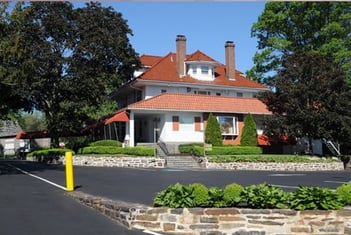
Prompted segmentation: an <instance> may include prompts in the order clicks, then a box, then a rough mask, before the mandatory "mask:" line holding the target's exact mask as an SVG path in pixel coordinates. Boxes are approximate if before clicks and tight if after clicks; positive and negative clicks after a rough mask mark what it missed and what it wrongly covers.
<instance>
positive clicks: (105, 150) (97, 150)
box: [79, 146, 155, 157]
mask: <svg viewBox="0 0 351 235" xmlns="http://www.w3.org/2000/svg"><path fill="white" fill-rule="evenodd" d="M79 154H112V155H117V154H124V155H134V156H149V157H151V156H154V155H155V148H150V147H145V146H136V147H125V148H122V147H115V146H88V147H84V148H81V149H80V150H79Z"/></svg>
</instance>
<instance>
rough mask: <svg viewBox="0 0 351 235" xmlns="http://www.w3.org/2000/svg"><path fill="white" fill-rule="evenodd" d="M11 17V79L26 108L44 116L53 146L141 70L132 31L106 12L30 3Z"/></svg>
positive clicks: (89, 5)
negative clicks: (12, 41)
mask: <svg viewBox="0 0 351 235" xmlns="http://www.w3.org/2000/svg"><path fill="white" fill-rule="evenodd" d="M11 16H12V17H11V18H10V19H11V21H10V27H12V31H11V32H12V35H11V36H12V37H13V38H14V39H13V40H14V41H15V42H16V43H14V45H13V46H12V47H11V48H9V49H8V50H11V51H12V58H13V61H15V63H13V65H12V68H13V70H14V72H13V73H12V76H13V77H14V80H15V81H16V82H15V83H16V85H17V89H19V90H21V94H22V95H23V96H24V97H26V98H27V99H28V101H29V102H30V104H31V107H32V108H33V109H35V110H39V111H41V112H43V113H44V114H45V117H46V119H47V127H48V132H49V135H50V137H52V139H53V140H54V143H53V144H54V145H57V144H58V137H59V136H60V134H61V133H62V132H65V131H76V132H77V131H78V130H80V129H81V128H82V127H84V125H85V122H86V121H88V120H89V119H91V118H90V117H91V116H92V115H91V113H89V112H91V110H92V109H93V110H94V109H95V110H98V108H99V107H100V106H104V107H111V105H109V104H111V100H109V97H108V95H109V94H110V93H111V92H112V90H113V89H116V88H117V87H118V86H119V85H121V84H122V83H123V82H124V81H126V80H128V79H130V78H131V77H132V72H133V70H134V69H136V68H138V67H139V66H140V61H139V58H138V55H137V53H136V52H135V51H134V50H133V48H132V46H131V45H130V43H129V39H128V35H130V34H132V31H131V30H130V29H129V28H128V25H127V23H126V21H125V20H124V19H123V18H122V15H121V14H120V13H117V12H115V11H114V10H113V9H112V8H111V7H108V8H104V7H101V4H100V3H87V4H86V6H85V7H83V8H78V9H73V7H72V4H71V3H69V2H31V3H27V4H21V5H18V6H17V7H16V8H15V9H14V11H13V13H12V14H11ZM115 108H116V107H114V108H113V110H111V112H113V111H115Z"/></svg>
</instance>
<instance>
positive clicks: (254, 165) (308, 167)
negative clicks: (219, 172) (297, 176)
mask: <svg viewBox="0 0 351 235" xmlns="http://www.w3.org/2000/svg"><path fill="white" fill-rule="evenodd" d="M206 168H207V169H226V170H255V171H257V170H264V171H340V170H344V164H343V163H342V162H341V161H340V162H328V163H317V162H316V163H302V162H300V163H298V162H286V163H275V162H265V163H261V162H244V163H243V162H230V163H211V162H208V163H206Z"/></svg>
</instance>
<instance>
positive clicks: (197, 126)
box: [194, 117, 201, 131]
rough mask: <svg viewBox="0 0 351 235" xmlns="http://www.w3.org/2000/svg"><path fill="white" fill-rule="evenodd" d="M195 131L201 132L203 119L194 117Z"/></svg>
mask: <svg viewBox="0 0 351 235" xmlns="http://www.w3.org/2000/svg"><path fill="white" fill-rule="evenodd" d="M194 123H195V131H201V117H194Z"/></svg>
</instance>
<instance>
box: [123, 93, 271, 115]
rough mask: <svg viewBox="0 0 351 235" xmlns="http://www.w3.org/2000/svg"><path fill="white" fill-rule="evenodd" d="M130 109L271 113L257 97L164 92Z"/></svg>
mask: <svg viewBox="0 0 351 235" xmlns="http://www.w3.org/2000/svg"><path fill="white" fill-rule="evenodd" d="M127 109H130V110H162V111H180V110H181V111H183V112H184V111H188V112H213V113H216V112H218V113H251V114H271V112H270V111H268V110H267V107H266V105H265V104H264V103H262V102H261V101H260V100H258V99H257V98H243V97H229V96H209V95H192V94H180V93H163V94H160V95H158V96H154V97H152V98H150V99H146V100H141V101H139V102H137V103H134V104H130V105H129V106H128V107H127Z"/></svg>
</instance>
